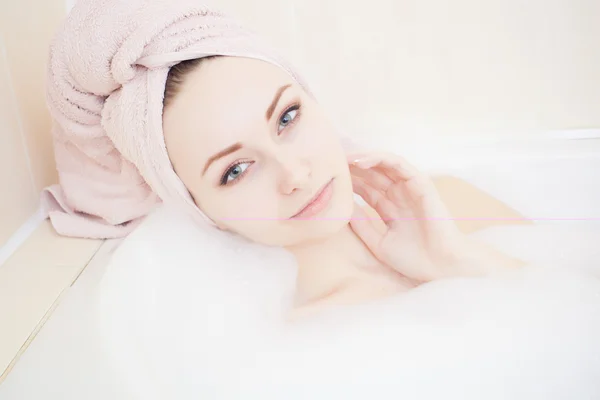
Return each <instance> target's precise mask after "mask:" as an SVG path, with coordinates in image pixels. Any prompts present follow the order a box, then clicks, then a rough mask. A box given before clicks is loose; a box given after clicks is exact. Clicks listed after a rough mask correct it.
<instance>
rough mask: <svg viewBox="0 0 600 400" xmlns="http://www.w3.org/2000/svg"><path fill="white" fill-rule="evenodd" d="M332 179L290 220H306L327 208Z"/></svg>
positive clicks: (330, 194)
mask: <svg viewBox="0 0 600 400" xmlns="http://www.w3.org/2000/svg"><path fill="white" fill-rule="evenodd" d="M332 182H333V178H332V179H331V180H330V181H329V182H327V183H326V184H325V185H324V186H323V187H322V188H321V189H320V190H319V191H318V192H317V194H316V195H315V196H314V197H313V198H312V199H311V200H310V201H309V202H308V204H306V205H305V206H304V207H303V208H302V209H301V210H300V211H299V212H297V213H296V214H294V215H293V216H292V217H291V218H290V219H306V218H310V217H312V216H314V215H317V214H318V213H320V212H321V211H323V210H324V209H325V207H327V205H328V204H329V201H330V200H331V197H332V194H333V185H332Z"/></svg>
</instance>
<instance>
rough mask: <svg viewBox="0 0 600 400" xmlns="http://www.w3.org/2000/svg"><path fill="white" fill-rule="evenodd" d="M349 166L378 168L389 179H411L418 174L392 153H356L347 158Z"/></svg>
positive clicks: (411, 166) (410, 165)
mask: <svg viewBox="0 0 600 400" xmlns="http://www.w3.org/2000/svg"><path fill="white" fill-rule="evenodd" d="M348 161H349V162H350V164H352V165H355V166H356V167H358V168H362V169H370V168H374V167H376V166H377V167H379V168H381V169H382V170H383V172H384V173H385V174H386V175H388V176H389V177H390V178H391V179H404V180H407V179H411V178H413V177H414V176H416V175H418V174H419V171H418V170H417V168H415V167H414V166H413V165H412V164H410V163H409V162H408V161H406V160H405V159H404V158H403V157H400V156H398V155H396V154H392V153H384V152H381V153H368V154H365V153H358V154H350V155H349V156H348Z"/></svg>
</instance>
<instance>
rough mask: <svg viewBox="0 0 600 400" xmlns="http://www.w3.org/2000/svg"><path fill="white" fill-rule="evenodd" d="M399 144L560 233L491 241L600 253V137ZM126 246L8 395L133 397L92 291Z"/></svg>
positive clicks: (529, 249)
mask: <svg viewBox="0 0 600 400" xmlns="http://www.w3.org/2000/svg"><path fill="white" fill-rule="evenodd" d="M383 144H385V145H386V147H387V148H389V146H390V144H389V143H385V142H383V141H382V142H381V143H380V145H383ZM376 145H377V143H374V147H376ZM393 147H394V148H395V149H397V150H396V151H397V152H400V153H402V154H405V155H407V157H408V158H409V159H410V160H411V161H412V162H413V163H414V164H416V165H417V166H418V167H420V168H422V169H424V170H427V171H429V172H431V173H444V174H452V175H455V176H458V177H460V178H462V179H464V180H466V181H468V182H471V183H473V184H474V185H476V186H478V187H480V188H481V189H483V190H484V191H486V192H488V193H489V194H491V195H493V196H495V197H497V198H499V199H501V200H503V201H504V202H505V203H506V204H508V205H509V206H511V207H513V208H514V209H515V210H517V211H519V212H520V213H522V214H523V215H525V216H527V217H529V218H532V219H534V220H535V222H536V226H540V225H544V226H548V227H551V228H552V229H554V231H553V232H554V233H552V234H551V235H550V236H548V235H547V234H538V240H537V242H536V243H537V244H536V245H535V246H531V245H528V244H527V242H526V240H525V239H523V238H524V237H526V234H525V236H523V235H524V232H525V229H529V228H522V229H520V230H519V229H517V230H515V229H514V228H503V229H499V230H495V231H494V229H491V230H489V231H488V232H482V233H481V235H480V236H481V237H482V238H484V239H485V240H489V241H491V242H495V243H497V244H498V245H499V246H500V247H503V248H504V249H506V250H508V251H512V252H514V253H518V254H519V255H521V256H524V257H525V258H530V259H533V260H534V261H538V262H544V260H546V261H548V262H554V261H556V254H552V252H551V251H548V250H549V249H552V244H550V245H548V242H547V241H548V240H550V241H552V240H554V241H555V243H556V246H559V245H560V243H563V244H564V243H565V241H566V240H570V242H569V243H570V244H569V246H570V247H569V249H570V250H569V251H570V253H569V251H567V252H566V255H563V261H564V262H567V261H569V260H571V259H573V258H577V259H578V260H579V261H580V262H581V263H587V264H589V263H590V262H592V261H594V260H597V259H599V256H600V255H599V254H598V249H600V245H599V244H598V243H600V240H598V239H599V238H600V139H594V138H588V139H578V140H572V139H563V138H548V137H544V138H543V139H537V140H507V141H495V142H482V141H479V142H476V141H475V142H473V141H464V142H446V143H444V142H442V141H439V142H437V143H435V144H433V145H432V144H431V143H429V144H427V143H415V142H412V143H398V144H395V145H393ZM511 229H512V230H511ZM529 232H531V231H529ZM540 232H541V231H540ZM544 232H548V230H544ZM565 232H566V233H565ZM574 233H576V235H575V236H573V234H574ZM519 235H521V237H519ZM544 235H545V236H544ZM569 238H570V239H569ZM120 243H121V242H120V241H119V240H113V241H107V242H105V243H104V244H103V246H102V248H101V250H100V251H99V252H98V254H97V255H96V256H95V258H94V259H93V260H92V262H91V263H90V264H89V265H88V266H87V268H86V269H85V270H84V272H83V273H82V274H81V276H80V277H79V279H78V280H77V281H76V282H75V283H74V285H73V286H72V287H71V288H70V289H69V290H68V292H67V293H66V294H65V295H64V297H63V300H62V302H61V303H60V304H59V306H58V307H57V308H56V310H55V311H54V313H53V315H52V316H51V317H50V318H49V320H48V321H47V322H46V324H45V325H44V327H43V328H42V329H41V331H40V332H39V333H38V335H37V337H36V338H35V340H34V341H33V342H32V343H31V344H30V345H29V347H28V349H27V350H26V351H25V353H24V354H23V355H22V357H21V359H20V360H19V361H18V363H17V364H16V365H15V367H14V369H13V370H12V372H11V373H10V374H9V375H8V377H7V379H6V380H5V382H4V383H3V384H2V385H0V399H2V400H17V399H57V400H58V399H61V400H65V399H83V398H85V399H87V400H93V399H102V400H104V399H131V398H132V397H131V393H129V392H128V390H129V389H128V387H129V386H128V377H127V376H123V375H122V374H119V373H117V372H116V370H115V368H113V366H112V365H111V362H110V361H109V357H107V354H106V353H105V352H104V351H103V350H101V347H100V346H99V345H98V343H99V341H100V340H101V338H100V337H99V336H98V332H97V330H96V329H95V327H94V315H92V314H91V311H90V310H92V309H93V307H92V306H91V302H92V294H93V293H94V290H95V289H96V288H97V284H98V282H99V281H100V280H101V279H102V276H103V274H104V272H105V270H106V267H107V263H109V262H110V256H111V254H112V252H113V251H114V249H115V248H116V247H117V246H119V245H120ZM544 257H545V258H544Z"/></svg>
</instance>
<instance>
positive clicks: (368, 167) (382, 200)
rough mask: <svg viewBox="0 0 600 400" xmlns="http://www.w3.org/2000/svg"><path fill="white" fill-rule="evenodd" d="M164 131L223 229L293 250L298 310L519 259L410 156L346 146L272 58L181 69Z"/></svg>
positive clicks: (201, 201) (172, 78) (177, 163)
mask: <svg viewBox="0 0 600 400" xmlns="http://www.w3.org/2000/svg"><path fill="white" fill-rule="evenodd" d="M199 127H201V129H199ZM163 130H164V135H165V143H166V147H167V151H168V154H169V157H170V160H171V162H172V164H173V168H174V169H175V171H176V172H177V175H178V176H179V177H180V178H181V180H182V181H183V183H184V184H185V186H186V188H187V189H188V190H189V192H190V194H191V195H192V197H193V199H194V201H195V203H196V205H197V206H198V207H199V208H200V209H201V210H202V211H203V212H204V213H205V214H206V215H207V216H208V217H209V218H210V219H211V220H213V221H215V223H216V224H217V226H218V227H219V228H220V229H223V230H227V231H231V232H234V233H236V234H239V235H242V236H244V237H246V238H248V239H250V240H251V241H254V242H257V243H262V244H266V245H272V246H282V247H284V248H286V249H287V250H289V251H290V252H291V253H293V254H294V256H295V258H296V260H297V262H298V265H299V268H298V273H299V276H298V291H297V293H298V298H297V305H298V306H299V308H298V311H299V310H307V309H313V310H314V309H317V308H319V307H321V306H324V305H328V304H335V303H356V302H363V301H366V300H369V299H373V298H376V297H380V296H386V295H390V294H395V293H399V292H403V291H406V290H409V289H410V288H412V287H414V286H416V285H418V284H419V283H420V282H428V281H432V280H435V279H440V278H444V277H452V276H475V275H487V274H490V273H492V272H494V271H498V270H502V269H505V268H512V267H513V266H515V265H518V262H517V261H515V260H512V259H510V258H509V257H506V256H503V255H501V254H500V253H495V252H492V251H491V250H489V249H486V248H484V247H483V246H482V245H481V244H478V243H475V242H474V241H473V240H472V239H470V238H468V237H466V236H465V235H464V234H463V233H461V232H460V231H459V230H458V229H457V227H456V224H455V223H454V222H453V221H452V219H451V218H450V215H449V213H448V212H447V210H446V208H445V206H444V204H443V203H442V201H441V199H440V197H439V194H438V193H437V191H436V189H435V187H434V185H433V184H432V182H431V181H430V180H429V179H428V178H427V177H426V176H425V175H423V174H421V173H419V171H417V170H416V169H415V168H414V167H412V166H411V165H410V164H409V163H408V162H406V161H404V160H403V159H402V158H401V157H399V156H396V155H393V154H384V153H356V154H346V153H345V151H344V149H343V147H342V144H341V142H340V137H339V135H338V134H337V132H336V131H335V129H334V128H333V125H332V124H331V123H330V122H329V120H328V118H327V116H326V115H325V114H324V112H323V110H322V109H321V108H320V106H319V104H318V103H317V102H316V101H315V100H314V99H313V98H312V97H311V96H309V95H308V94H307V93H306V92H305V91H304V90H303V89H302V87H301V86H300V85H298V83H296V82H295V81H294V80H293V78H292V77H291V76H290V75H289V74H287V73H286V72H285V71H283V70H282V69H281V68H278V67H276V66H274V65H272V64H269V63H266V62H263V61H261V60H255V59H250V58H236V57H211V58H208V59H194V60H190V61H184V62H182V63H180V64H178V65H176V66H174V67H173V68H172V69H171V70H170V72H169V76H168V79H167V83H166V88H165V100H164V116H163ZM353 191H354V192H356V193H357V194H359V195H360V196H361V197H362V198H363V199H365V201H366V202H367V203H368V205H369V206H370V207H366V208H365V209H363V208H361V207H360V206H359V205H358V204H356V203H355V201H354V198H353Z"/></svg>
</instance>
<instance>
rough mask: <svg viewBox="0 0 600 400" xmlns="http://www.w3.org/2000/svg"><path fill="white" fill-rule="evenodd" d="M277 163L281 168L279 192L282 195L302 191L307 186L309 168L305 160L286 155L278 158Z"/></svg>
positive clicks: (309, 174) (309, 175)
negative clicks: (297, 190)
mask: <svg viewBox="0 0 600 400" xmlns="http://www.w3.org/2000/svg"><path fill="white" fill-rule="evenodd" d="M277 162H278V164H279V167H280V168H281V173H280V179H279V190H280V191H281V192H282V193H283V194H291V193H293V192H294V191H295V190H296V189H302V188H304V187H306V186H307V185H308V183H309V182H310V177H311V168H310V163H309V162H308V161H307V160H305V159H302V158H300V157H297V156H296V157H294V156H290V155H289V154H288V155H287V156H284V155H282V156H281V157H278V158H277Z"/></svg>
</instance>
